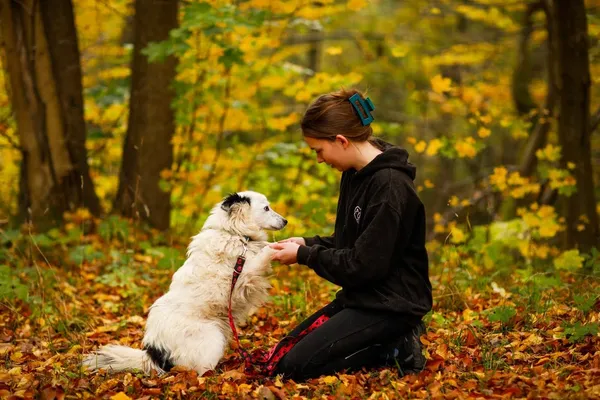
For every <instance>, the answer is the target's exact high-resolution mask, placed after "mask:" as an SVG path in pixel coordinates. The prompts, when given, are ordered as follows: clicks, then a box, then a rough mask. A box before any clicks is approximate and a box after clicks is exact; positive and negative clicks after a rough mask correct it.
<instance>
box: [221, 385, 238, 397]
mask: <svg viewBox="0 0 600 400" xmlns="http://www.w3.org/2000/svg"><path fill="white" fill-rule="evenodd" d="M234 393H235V389H234V388H233V386H231V385H230V384H229V383H227V382H225V383H224V384H223V386H222V387H221V394H225V395H232V394H234Z"/></svg>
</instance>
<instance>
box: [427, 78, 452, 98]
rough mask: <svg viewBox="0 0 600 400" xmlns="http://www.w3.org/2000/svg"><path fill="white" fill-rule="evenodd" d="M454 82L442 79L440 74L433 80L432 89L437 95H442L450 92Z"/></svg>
mask: <svg viewBox="0 0 600 400" xmlns="http://www.w3.org/2000/svg"><path fill="white" fill-rule="evenodd" d="M451 86H452V81H451V80H450V78H442V76H441V75H440V74H438V75H436V76H434V77H433V78H431V88H432V89H433V91H434V92H435V93H438V94H442V93H445V92H448V91H450V88H451Z"/></svg>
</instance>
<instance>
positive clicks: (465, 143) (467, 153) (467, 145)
mask: <svg viewBox="0 0 600 400" xmlns="http://www.w3.org/2000/svg"><path fill="white" fill-rule="evenodd" d="M468 139H469V138H467V140H459V141H458V142H456V143H455V144H454V149H455V150H456V152H457V153H458V156H459V157H460V158H473V157H475V156H476V155H477V149H475V146H473V143H471V142H470V141H469V140H468Z"/></svg>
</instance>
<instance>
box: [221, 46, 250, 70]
mask: <svg viewBox="0 0 600 400" xmlns="http://www.w3.org/2000/svg"><path fill="white" fill-rule="evenodd" d="M243 57H244V53H243V52H242V51H241V50H240V49H236V48H233V47H230V48H228V49H225V52H224V53H223V55H222V56H221V57H219V62H220V63H221V64H223V65H225V66H226V67H227V68H231V66H233V65H234V64H243V63H244V59H243Z"/></svg>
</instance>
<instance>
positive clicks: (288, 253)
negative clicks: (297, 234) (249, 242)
mask: <svg viewBox="0 0 600 400" xmlns="http://www.w3.org/2000/svg"><path fill="white" fill-rule="evenodd" d="M290 239H298V238H290ZM300 239H301V238H300ZM288 240H289V239H288ZM302 240H303V239H302ZM303 241H304V240H303ZM269 247H271V248H272V249H275V250H277V252H276V253H275V254H273V255H272V256H271V260H273V261H279V262H280V263H282V264H286V265H290V264H296V263H297V262H298V248H299V247H300V244H298V243H297V242H294V241H291V240H290V241H287V242H277V243H271V244H270V245H269Z"/></svg>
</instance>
